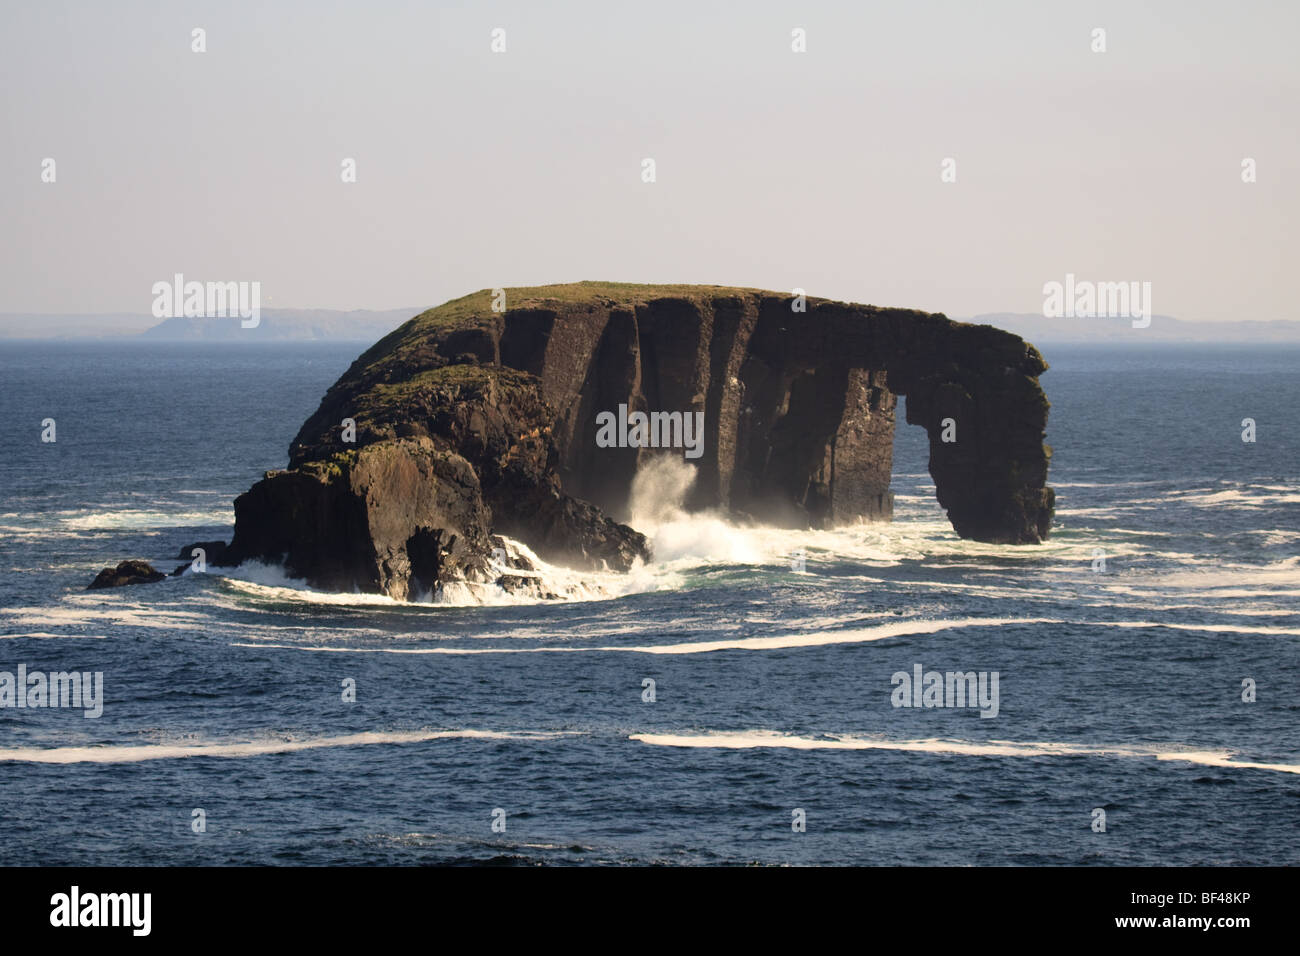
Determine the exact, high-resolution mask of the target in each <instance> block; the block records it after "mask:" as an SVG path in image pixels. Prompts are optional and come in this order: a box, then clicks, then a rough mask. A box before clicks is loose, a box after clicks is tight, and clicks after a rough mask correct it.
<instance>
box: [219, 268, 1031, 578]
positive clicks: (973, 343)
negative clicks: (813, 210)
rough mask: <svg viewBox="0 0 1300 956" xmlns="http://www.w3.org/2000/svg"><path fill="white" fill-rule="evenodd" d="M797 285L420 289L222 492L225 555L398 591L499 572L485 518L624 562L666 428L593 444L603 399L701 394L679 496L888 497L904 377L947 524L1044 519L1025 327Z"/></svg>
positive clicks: (836, 509)
mask: <svg viewBox="0 0 1300 956" xmlns="http://www.w3.org/2000/svg"><path fill="white" fill-rule="evenodd" d="M498 304H499V303H498ZM792 304H793V300H792V299H791V297H789V296H784V295H779V294H776V293H771V292H762V291H758V290H748V289H733V288H725V287H717V286H636V285H623V284H614V283H576V284H572V285H562V286H546V287H541V288H536V289H508V290H506V296H505V306H506V309H505V311H504V312H497V311H493V308H492V306H493V296H492V293H491V292H490V291H488V290H485V291H483V292H479V293H475V294H473V295H470V296H466V297H464V298H462V299H457V300H455V301H452V302H449V303H447V304H445V305H443V306H440V307H438V308H436V309H433V310H430V311H429V312H426V313H424V314H423V315H420V316H417V317H416V318H415V319H412V320H411V321H410V322H408V323H406V324H405V325H403V326H402V327H401V328H399V329H397V330H396V331H394V332H393V333H392V334H390V335H389V336H387V337H386V338H384V339H383V340H382V341H380V342H379V343H377V344H376V345H375V346H373V347H372V348H371V349H370V350H368V351H367V352H366V353H365V354H364V355H362V356H361V357H360V358H359V359H357V361H356V362H355V363H353V365H352V367H351V368H350V369H348V371H347V372H346V373H345V374H344V375H343V377H342V378H340V379H339V381H338V382H336V383H335V384H334V385H333V386H332V387H331V388H330V390H329V392H328V393H327V394H326V396H325V398H324V400H323V401H322V402H321V406H320V408H319V409H318V410H317V411H316V413H315V414H314V415H312V417H311V418H310V419H308V420H307V422H306V423H304V425H303V426H302V428H301V429H300V431H299V432H298V435H297V437H296V438H295V439H294V442H293V444H292V446H291V448H290V468H289V470H288V471H285V472H279V473H273V474H270V475H268V477H267V478H266V479H265V480H263V481H262V482H259V483H258V484H257V485H256V486H254V487H253V489H252V490H250V491H249V492H248V493H247V494H245V495H242V496H241V497H240V498H239V499H238V500H237V501H236V505H235V510H236V528H235V540H234V541H233V542H232V545H231V554H230V558H229V559H230V560H234V561H239V560H244V559H247V558H249V557H260V558H263V559H268V560H276V559H279V558H280V557H283V558H284V559H285V561H286V564H287V567H288V569H289V570H290V572H291V573H295V574H299V575H301V576H304V577H306V578H307V579H308V580H309V581H311V582H313V583H316V584H318V585H319V586H324V587H330V588H342V589H350V588H358V589H360V590H366V591H379V592H383V593H388V594H391V595H392V596H394V597H399V598H408V597H414V596H417V595H418V594H421V593H424V592H426V591H428V590H430V589H431V588H433V587H435V586H436V585H437V584H438V583H440V582H442V581H445V580H449V579H451V578H453V577H457V576H469V577H471V578H474V577H477V578H479V579H490V578H491V576H492V574H493V573H495V572H493V571H491V570H490V567H489V564H490V563H489V561H488V560H487V556H488V555H489V554H490V552H491V543H490V540H489V535H490V534H491V533H497V534H505V535H508V536H510V537H514V538H517V539H520V540H522V541H524V542H525V543H526V544H528V545H529V546H530V547H532V548H533V549H534V550H535V551H536V552H537V553H538V554H539V555H540V556H542V557H543V558H546V559H548V560H553V561H556V562H559V563H565V564H569V565H574V566H579V567H601V566H607V567H610V568H615V569H626V568H627V567H629V566H630V565H631V563H632V562H633V561H634V560H635V559H636V558H637V557H643V556H645V555H646V544H645V539H644V538H643V537H642V536H641V535H640V534H638V533H637V532H635V531H633V530H632V529H630V528H628V527H626V526H625V525H623V524H620V523H618V522H619V521H625V520H626V519H627V517H628V514H627V510H628V504H629V494H630V490H631V486H632V479H633V477H634V476H635V474H636V471H637V468H638V466H639V464H640V462H641V459H642V457H643V456H646V455H654V454H663V453H664V452H662V451H660V450H659V449H653V448H644V447H642V448H638V447H623V448H619V447H600V446H599V445H598V444H597V441H596V435H597V431H598V427H599V425H600V418H599V416H601V415H602V413H605V414H606V415H610V414H611V413H615V412H617V411H618V409H619V407H620V406H626V409H627V411H628V413H631V412H637V411H640V412H647V413H653V412H680V413H692V412H702V413H703V426H704V427H703V441H702V445H701V447H700V454H699V457H698V458H697V459H695V461H694V464H695V465H696V466H697V469H698V472H697V476H696V481H695V484H694V486H693V488H692V491H691V497H690V500H689V501H688V506H689V507H690V508H692V509H701V508H722V509H726V510H729V511H731V512H732V513H734V514H737V515H740V516H748V517H750V518H752V519H754V520H757V521H761V522H764V523H771V524H778V525H781V526H787V527H809V526H816V527H823V526H831V525H837V524H845V523H851V522H854V521H857V520H859V519H862V518H868V519H887V518H888V517H889V516H890V515H891V513H892V496H891V494H890V491H889V482H890V471H891V467H892V455H893V430H894V425H895V417H894V416H895V409H896V405H897V398H898V396H899V395H906V396H907V417H908V421H909V422H910V423H911V424H914V425H920V426H922V427H924V428H925V429H926V431H927V433H928V434H929V437H930V473H931V475H932V476H933V477H934V481H935V487H936V491H937V496H938V499H939V503H940V504H941V505H942V506H943V507H944V508H945V509H947V511H948V515H949V518H950V520H951V521H952V524H953V527H954V529H956V531H957V533H958V534H960V535H961V536H962V537H967V538H975V539H977V540H981V541H989V542H996V543H1011V544H1024V543H1035V542H1038V541H1041V540H1042V539H1043V538H1045V537H1046V536H1047V533H1048V529H1049V527H1050V525H1051V520H1052V509H1053V503H1054V498H1053V493H1052V490H1051V489H1050V488H1047V487H1046V480H1047V466H1048V457H1049V451H1048V449H1047V448H1046V447H1045V446H1044V444H1043V436H1044V431H1045V429H1046V424H1047V411H1048V403H1047V400H1046V398H1045V397H1044V395H1043V392H1042V389H1041V388H1040V387H1039V384H1038V376H1039V375H1040V374H1041V373H1042V372H1043V371H1044V370H1045V369H1046V367H1047V366H1046V364H1045V363H1044V362H1043V360H1042V357H1041V356H1040V355H1039V354H1038V351H1037V350H1036V349H1034V348H1033V346H1031V345H1028V344H1026V343H1025V342H1024V341H1023V340H1021V339H1020V338H1018V337H1017V336H1015V335H1011V334H1010V333H1007V332H1002V331H1000V330H997V329H993V328H991V327H988V326H972V325H966V324H963V323H957V322H953V321H951V320H949V319H947V318H945V317H944V316H942V315H931V314H927V313H922V312H914V311H908V310H901V309H879V308H876V307H874V306H863V305H847V304H844V303H837V302H828V301H825V300H820V299H807V300H806V310H805V311H796V310H795V309H793V308H792ZM346 419H351V420H352V421H353V422H354V423H355V441H353V442H349V441H346V440H345V438H346V437H347V431H346V427H347V426H346V423H345V420H346ZM676 454H678V455H680V454H681V452H680V451H678V452H676Z"/></svg>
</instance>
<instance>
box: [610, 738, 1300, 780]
mask: <svg viewBox="0 0 1300 956" xmlns="http://www.w3.org/2000/svg"><path fill="white" fill-rule="evenodd" d="M628 739H629V740H635V741H638V742H640V743H644V744H649V745H651V746H657V747H701V748H716V749H725V750H748V749H753V748H770V747H777V748H784V749H789V750H896V751H906V752H909V753H929V754H940V755H944V756H960V757H1077V756H1088V757H1127V758H1134V757H1137V758H1154V759H1156V760H1160V761H1179V762H1185V763H1192V764H1199V765H1202V766H1208V767H1221V768H1224V769H1231V770H1272V771H1275V772H1278V773H1300V764H1294V763H1262V762H1257V761H1246V760H1233V759H1232V757H1233V753H1232V752H1231V751H1228V750H1177V749H1170V748H1168V747H1151V746H1104V745H1102V746H1096V745H1089V744H1067V743H1059V742H1049V741H1013V740H990V741H983V742H977V741H970V740H950V739H940V738H935V737H930V738H924V739H919V740H887V739H883V738H875V737H858V736H853V735H847V734H831V735H828V736H826V737H803V736H798V735H795V734H782V733H779V732H777V731H771V730H750V731H742V732H738V733H726V732H707V733H694V734H631V735H630V736H629V738H628Z"/></svg>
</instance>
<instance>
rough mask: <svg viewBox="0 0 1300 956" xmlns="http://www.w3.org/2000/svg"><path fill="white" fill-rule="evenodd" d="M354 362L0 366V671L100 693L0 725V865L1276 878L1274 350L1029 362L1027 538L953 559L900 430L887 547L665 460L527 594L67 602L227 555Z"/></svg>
mask: <svg viewBox="0 0 1300 956" xmlns="http://www.w3.org/2000/svg"><path fill="white" fill-rule="evenodd" d="M360 351H362V346H359V345H356V344H347V345H343V344H320V343H312V344H301V345H298V344H293V345H290V344H285V345H274V346H265V347H247V346H243V347H241V346H236V345H196V344H186V345H181V344H157V343H154V344H146V343H141V342H131V343H126V342H123V343H110V344H86V343H80V344H76V343H62V344H60V343H54V344H48V343H39V344H38V343H19V344H14V343H5V344H0V439H2V441H3V448H4V458H3V463H2V464H0V469H2V470H3V481H0V671H4V672H9V673H14V674H16V673H17V671H18V668H19V667H20V666H22V667H24V668H25V669H26V671H27V673H28V674H31V673H33V672H41V673H52V672H56V671H74V670H75V671H77V672H83V673H87V674H94V673H102V675H103V677H102V682H103V683H102V688H103V698H102V701H101V702H100V704H101V706H102V714H101V716H99V717H87V716H85V711H84V710H83V709H78V708H73V707H44V708H30V707H27V708H18V707H0V807H3V810H2V811H0V830H2V831H3V838H2V839H0V863H2V864H4V865H7V866H13V865H22V864H78V865H153V864H173V865H190V864H198V865H225V864H313V865H327V864H446V863H468V864H524V865H529V864H772V865H807V864H882V865H893V864H904V865H933V864H942V865H967V864H970V865H1114V864H1137V865H1148V864H1149V865H1191V864H1232V865H1252V864H1265V863H1268V864H1290V865H1295V864H1297V863H1300V655H1297V653H1296V650H1297V647H1298V646H1300V467H1298V465H1300V428H1297V423H1296V414H1297V411H1298V410H1300V348H1296V347H1288V348H1282V347H1269V348H1248V347H1238V348H1233V347H1220V348H1208V347H1173V346H1164V345H1161V346H1146V347H1141V348H1138V347H1130V348H1118V347H1114V346H1096V347H1078V346H1075V347H1057V348H1052V347H1045V348H1044V349H1043V352H1044V355H1045V357H1046V358H1047V360H1048V361H1049V362H1050V363H1051V365H1052V368H1051V369H1050V370H1049V371H1048V372H1047V373H1045V374H1044V376H1043V377H1042V379H1041V381H1042V385H1043V387H1044V389H1045V391H1046V393H1047V395H1048V398H1049V399H1050V400H1051V402H1052V412H1051V418H1050V421H1049V426H1048V436H1047V441H1048V443H1049V444H1051V445H1052V446H1053V448H1054V457H1053V459H1052V469H1051V475H1050V484H1051V485H1052V486H1053V487H1055V488H1056V490H1057V496H1058V498H1057V502H1058V506H1057V514H1056V525H1055V527H1054V529H1053V532H1052V535H1051V538H1050V539H1049V540H1048V541H1047V542H1046V543H1045V544H1043V545H1040V546H1027V547H1011V546H997V545H987V544H980V543H976V542H971V541H963V540H961V539H959V538H957V536H956V535H955V534H954V533H953V531H952V529H951V527H950V526H949V524H948V522H947V520H946V518H945V516H944V514H943V512H942V510H941V509H940V508H939V506H938V504H937V503H936V502H935V500H934V497H933V485H932V482H931V480H930V478H929V475H928V474H927V472H926V454H927V451H926V440H925V435H924V433H923V432H922V431H921V430H920V429H918V428H914V427H908V426H906V425H904V424H902V423H901V417H902V416H901V409H900V425H899V428H898V435H897V438H896V444H895V465H894V473H895V478H894V491H895V493H896V496H897V499H896V516H895V520H894V521H893V522H892V523H889V524H875V525H861V526H857V527H849V528H841V529H837V530H834V531H807V532H792V531H784V530H778V529H769V528H741V527H737V526H735V525H733V524H731V523H729V522H728V521H726V520H724V519H723V518H722V517H720V516H716V515H692V516H688V515H685V514H683V513H682V512H681V510H680V508H679V507H678V506H677V502H678V501H680V500H681V499H680V495H681V493H682V492H683V487H684V484H685V482H686V481H687V480H688V479H689V472H687V471H683V470H682V469H684V468H686V467H687V466H685V465H682V466H680V467H679V468H677V469H670V470H668V471H666V472H665V473H664V474H661V475H657V476H650V477H651V478H653V480H647V481H646V482H643V483H642V487H641V494H640V495H639V496H638V501H637V502H636V506H635V507H634V512H635V514H636V518H635V519H634V520H633V524H634V525H635V526H636V527H638V528H639V529H640V530H643V531H645V532H646V533H647V534H648V535H649V536H650V537H651V540H652V544H653V547H654V550H655V560H654V561H653V563H651V564H649V565H646V566H643V567H639V568H637V569H634V570H633V571H632V572H631V573H629V574H627V575H619V574H584V573H579V572H573V571H566V570H564V569H559V568H549V569H546V571H545V573H546V575H547V578H548V583H550V584H551V585H552V587H553V588H554V589H555V590H556V591H558V592H559V593H562V594H564V595H565V599H564V600H560V601H549V602H541V603H538V602H534V603H519V602H518V601H516V600H513V599H511V598H508V597H507V596H506V595H504V594H502V593H500V592H496V590H495V589H493V588H484V587H479V588H449V589H448V590H447V592H445V593H443V594H441V595H436V596H434V597H435V599H434V600H431V601H430V602H427V603H421V604H409V605H408V604H400V603H396V602H393V601H391V600H388V599H386V598H381V597H377V596H373V595H359V594H329V593H320V592H316V591H313V590H311V589H308V588H306V587H305V586H303V585H302V584H301V582H295V581H292V580H289V579H287V578H285V576H284V575H283V573H282V572H281V570H280V569H279V568H277V567H274V566H246V567H243V568H240V569H236V570H224V569H209V571H208V573H186V574H185V575H183V576H180V577H170V578H168V579H167V580H166V581H164V582H161V583H158V584H151V585H142V586H133V587H127V588H120V589H115V590H108V591H87V590H86V585H87V584H88V583H89V582H90V580H91V579H92V578H93V577H94V575H95V573H96V572H97V571H98V570H99V569H100V568H102V567H104V566H111V565H115V564H117V562H119V561H121V560H124V559H126V558H143V559H146V560H148V561H150V562H152V563H153V564H154V565H155V566H156V567H158V568H159V569H160V570H165V571H168V572H170V571H171V570H173V569H174V568H175V567H177V566H178V565H180V564H182V563H185V562H182V561H181V560H179V559H178V558H177V553H178V551H179V549H180V548H181V547H182V546H183V545H186V544H188V543H190V542H193V541H198V540H206V539H215V538H224V539H227V540H228V539H229V536H230V533H231V529H232V522H233V513H232V502H233V500H234V498H235V496H237V495H238V494H240V493H242V492H243V491H245V490H246V489H247V488H248V487H249V486H250V485H251V484H253V482H255V481H256V480H257V479H258V478H260V477H261V474H262V472H263V471H265V470H267V469H271V468H277V467H283V465H284V464H285V462H286V460H287V449H288V444H289V441H290V439H291V438H292V437H293V435H294V434H295V432H296V431H297V429H298V426H299V425H300V424H301V423H302V421H303V420H304V419H305V418H306V417H307V416H308V415H309V414H310V413H311V412H312V411H313V410H314V409H315V407H316V405H317V403H318V402H319V400H320V398H321V396H322V395H323V393H324V391H325V389H326V388H327V387H328V386H329V385H330V384H331V383H332V382H333V381H334V380H335V378H337V376H338V375H339V374H340V373H342V372H343V370H344V369H345V368H346V367H347V366H348V365H349V364H350V362H351V361H352V359H353V358H355V356H356V355H357V354H359V352H360ZM1247 418H1249V419H1253V420H1254V422H1255V436H1254V437H1255V441H1253V442H1244V441H1243V440H1242V432H1243V427H1244V426H1243V424H1242V423H1243V420H1244V419H1247ZM46 419H54V422H55V425H54V427H55V438H56V440H55V441H54V442H45V441H42V440H41V437H42V431H43V430H45V429H46V428H47V426H46V425H43V422H44V421H45V420H46ZM918 667H919V668H920V672H921V673H922V674H923V675H924V674H927V673H929V672H931V671H934V672H938V673H939V674H940V675H941V677H942V675H945V674H947V673H949V672H953V673H962V674H964V673H968V672H975V673H977V674H981V675H983V678H986V680H985V682H984V684H983V685H982V686H984V688H985V690H986V691H990V692H991V690H992V688H993V686H994V685H993V684H992V681H993V678H994V675H996V681H997V683H996V690H997V693H996V701H995V704H996V706H995V707H994V706H992V704H990V705H989V706H984V707H982V708H981V707H979V706H971V703H972V701H970V700H967V701H966V702H965V705H964V706H933V707H931V706H924V703H923V701H922V698H921V697H920V696H919V695H918V696H917V697H912V696H911V695H910V693H899V690H900V688H903V687H905V686H906V685H903V684H902V682H901V681H900V680H899V679H898V676H897V675H908V676H909V678H910V675H913V674H915V673H916V672H917V669H918ZM983 678H982V679H983ZM0 679H2V678H0ZM651 682H652V683H651ZM353 695H354V696H355V699H354V700H349V699H347V698H349V697H350V696H353ZM942 700H943V701H944V702H945V703H949V704H951V703H953V697H952V695H951V694H948V696H946V697H943V698H942ZM900 702H905V703H909V704H915V703H918V702H922V706H895V704H897V703H900ZM958 703H960V702H958ZM993 710H996V715H995V716H993V715H992V713H991V712H992V711H993ZM985 715H988V716H985Z"/></svg>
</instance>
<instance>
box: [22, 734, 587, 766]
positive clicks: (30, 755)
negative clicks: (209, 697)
mask: <svg viewBox="0 0 1300 956" xmlns="http://www.w3.org/2000/svg"><path fill="white" fill-rule="evenodd" d="M564 736H572V734H571V733H568V732H554V731H537V732H504V731H491V730H438V731H424V730H416V731H388V732H382V731H371V732H367V733H359V734H344V735H342V736H338V737H304V738H297V739H281V740H275V739H267V740H241V741H205V742H202V743H158V744H123V745H119V744H110V745H107V746H102V747H14V748H10V749H0V761H23V762H28V763H54V764H70V763H139V762H141V761H144V760H173V759H177V758H182V757H256V756H259V755H262V754H280V753H293V752H295V751H299V750H314V749H317V748H320V747H361V746H366V745H370V744H411V743H423V742H425V741H429V740H446V739H451V738H460V739H482V740H553V739H555V738H558V737H564Z"/></svg>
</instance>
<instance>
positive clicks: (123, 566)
mask: <svg viewBox="0 0 1300 956" xmlns="http://www.w3.org/2000/svg"><path fill="white" fill-rule="evenodd" d="M165 577H167V575H165V574H163V573H162V572H161V571H156V570H154V567H153V565H151V564H149V563H148V562H147V561H123V562H121V563H120V564H118V566H117V567H115V568H105V569H104V570H102V571H100V572H99V574H97V575H95V580H93V581H91V582H90V584H89V585H87V588H86V589H87V590H91V589H92V588H120V587H125V586H126V585H128V584H152V583H153V582H154V581H161V580H162V579H163V578H165Z"/></svg>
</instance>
